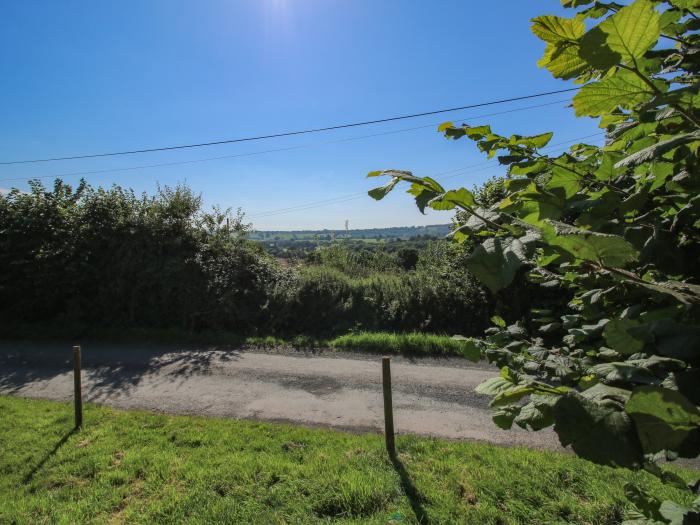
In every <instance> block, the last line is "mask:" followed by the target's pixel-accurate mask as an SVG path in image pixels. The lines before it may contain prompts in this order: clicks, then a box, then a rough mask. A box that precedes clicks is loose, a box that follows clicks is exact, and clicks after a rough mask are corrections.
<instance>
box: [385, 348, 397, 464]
mask: <svg viewBox="0 0 700 525" xmlns="http://www.w3.org/2000/svg"><path fill="white" fill-rule="evenodd" d="M382 387H383V390H384V439H385V440H386V451H387V452H388V453H389V457H391V458H394V457H396V445H395V443H394V407H393V405H392V402H391V357H388V356H384V357H383V358H382Z"/></svg>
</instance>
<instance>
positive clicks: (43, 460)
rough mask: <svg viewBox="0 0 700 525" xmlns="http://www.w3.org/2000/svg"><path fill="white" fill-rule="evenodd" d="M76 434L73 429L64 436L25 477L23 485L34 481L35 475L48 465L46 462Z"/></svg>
mask: <svg viewBox="0 0 700 525" xmlns="http://www.w3.org/2000/svg"><path fill="white" fill-rule="evenodd" d="M75 433H76V429H75V428H72V429H71V430H70V431H69V432H68V433H66V435H64V436H63V437H62V438H61V439H60V440H59V441H58V443H56V444H55V445H54V447H53V448H52V449H51V450H50V451H49V452H48V453H47V454H46V455H45V456H44V457H43V458H42V459H41V461H39V463H37V464H36V466H34V468H33V469H32V470H31V471H30V472H29V474H27V475H26V476H24V478H23V479H22V483H23V484H25V485H26V484H27V483H29V482H30V481H31V480H32V479H34V475H35V474H36V473H37V472H39V470H41V467H43V466H44V465H45V464H46V462H47V461H48V460H49V459H51V458H52V457H53V455H54V454H56V452H58V449H59V448H61V447H62V446H63V445H64V444H65V443H66V441H68V439H70V437H71V436H72V435H73V434H75Z"/></svg>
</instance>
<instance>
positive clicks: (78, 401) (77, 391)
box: [73, 346, 83, 428]
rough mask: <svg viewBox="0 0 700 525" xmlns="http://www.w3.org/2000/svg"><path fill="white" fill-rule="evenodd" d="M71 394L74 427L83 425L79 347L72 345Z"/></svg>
mask: <svg viewBox="0 0 700 525" xmlns="http://www.w3.org/2000/svg"><path fill="white" fill-rule="evenodd" d="M73 390H74V392H73V395H74V398H75V428H80V427H81V426H83V386H82V382H81V377H80V347H79V346H74V347H73Z"/></svg>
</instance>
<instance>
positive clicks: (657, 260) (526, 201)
mask: <svg viewBox="0 0 700 525" xmlns="http://www.w3.org/2000/svg"><path fill="white" fill-rule="evenodd" d="M562 3H563V4H564V5H565V7H571V8H578V11H577V13H576V15H575V16H573V17H571V18H562V17H557V16H540V17H537V18H535V19H533V21H532V22H533V25H532V31H533V33H535V35H536V36H538V37H539V38H541V39H542V40H543V41H544V42H545V44H546V47H545V53H544V56H543V57H542V59H541V60H540V62H539V65H540V66H541V67H546V68H547V69H548V70H549V72H550V73H551V74H552V75H553V76H554V77H556V78H561V79H575V80H576V81H577V82H579V83H581V84H585V85H583V86H582V87H581V89H580V90H579V91H578V92H577V94H576V95H575V96H574V98H573V108H574V110H575V112H576V115H577V116H588V117H599V118H600V123H599V126H600V127H601V128H602V129H604V130H605V131H606V141H605V145H604V146H602V147H597V146H593V145H588V144H576V145H574V146H572V147H571V148H570V151H569V152H567V153H563V154H561V155H558V156H556V157H549V156H547V155H545V154H542V153H541V152H540V149H541V148H543V147H544V146H546V145H547V143H548V142H549V140H550V139H551V137H552V134H551V133H543V134H539V135H534V136H521V135H511V136H509V137H508V136H503V135H499V134H497V133H495V132H493V131H492V130H491V128H490V126H468V125H461V126H455V125H454V124H453V123H451V122H448V123H445V124H442V125H441V126H440V127H439V131H441V132H443V133H444V135H445V137H446V138H448V139H451V140H456V139H460V138H463V137H467V138H469V139H471V140H473V141H475V142H476V146H477V147H478V148H479V149H480V150H481V151H482V152H484V153H486V154H487V155H488V156H489V158H491V157H494V156H498V159H499V161H500V162H501V164H504V165H507V166H508V178H507V181H506V182H505V190H506V191H505V193H504V194H503V196H502V198H501V199H500V200H499V201H497V202H495V203H493V204H491V205H487V206H484V205H482V204H481V203H480V202H479V198H478V197H477V196H476V195H475V194H474V193H472V192H469V191H468V190H466V189H464V188H460V189H456V190H446V189H445V188H443V187H442V186H440V184H439V183H438V182H437V181H435V180H433V179H430V178H428V177H425V178H418V177H415V176H414V175H413V174H412V173H411V172H409V171H403V170H389V171H385V172H376V171H374V172H370V173H369V174H368V176H369V177H376V176H378V175H388V176H390V177H391V180H390V182H389V183H388V184H387V185H385V186H383V187H382V188H383V190H381V191H378V192H377V191H371V192H370V196H372V197H373V198H375V199H376V198H379V197H380V196H381V195H382V193H386V192H387V191H388V190H390V189H392V188H394V187H396V186H397V185H398V184H399V182H404V183H407V184H408V185H409V189H408V192H409V193H410V194H412V195H413V196H414V197H415V200H416V205H417V206H418V209H419V210H421V211H422V210H423V209H424V208H425V207H426V206H428V207H432V208H434V209H437V210H447V209H450V210H451V209H457V210H460V212H461V213H460V214H459V215H458V221H457V222H458V224H457V225H456V228H455V230H454V238H455V239H456V240H457V241H461V242H466V241H469V242H470V243H473V248H472V251H471V255H470V256H469V258H468V259H467V261H466V265H467V267H468V268H469V270H470V271H472V272H473V273H474V274H475V275H476V277H477V278H478V279H479V280H480V281H481V282H483V283H484V284H486V285H487V286H488V287H489V288H490V289H491V291H492V292H497V293H499V292H500V291H502V290H507V287H508V286H509V285H511V284H512V283H513V282H514V280H515V279H516V278H517V276H519V275H525V276H526V278H527V280H528V281H529V282H530V283H531V284H532V285H534V286H537V287H541V288H544V289H548V290H558V291H561V294H562V295H563V296H565V297H566V298H567V299H569V302H568V304H567V305H566V307H565V308H561V307H557V305H553V306H554V307H553V308H552V307H551V306H552V305H548V306H547V307H546V308H538V311H536V312H533V313H534V314H535V316H536V317H535V319H533V322H534V323H535V324H536V325H539V330H533V328H535V326H525V325H523V324H512V325H510V326H507V325H506V323H504V322H502V320H500V321H501V322H499V323H497V326H496V327H494V328H492V329H489V330H488V331H487V335H488V338H487V339H488V343H489V345H490V348H489V349H488V350H487V351H486V352H485V354H486V356H487V357H488V358H489V359H491V360H492V361H495V362H497V363H498V364H500V365H507V368H505V369H504V370H505V371H506V373H504V374H502V377H501V378H498V379H499V381H500V382H503V381H505V382H506V383H507V384H506V385H503V388H504V390H505V391H508V392H510V393H512V394H513V395H512V396H510V397H503V396H502V394H501V393H499V392H493V394H495V395H496V397H495V398H494V401H493V403H492V406H493V407H494V421H495V422H496V423H497V424H499V425H500V426H503V427H509V426H510V425H511V424H512V423H513V422H515V423H517V424H520V425H521V426H523V425H525V426H527V425H530V426H531V427H532V428H541V427H542V426H546V425H542V421H545V422H546V423H547V425H552V424H553V425H554V429H555V431H557V433H558V434H559V438H560V440H561V442H562V443H563V444H565V445H568V444H571V445H572V448H573V449H574V451H575V452H576V453H577V454H579V455H581V456H582V457H585V458H587V459H590V460H591V461H595V462H599V463H604V464H609V465H616V466H627V467H634V468H645V469H646V470H648V471H649V472H652V473H654V474H655V475H658V476H659V477H660V478H661V479H663V480H664V481H666V482H669V483H672V484H676V485H677V484H678V480H677V479H674V478H673V477H672V476H669V475H668V473H664V472H663V471H661V470H660V468H659V467H658V466H657V465H656V462H657V461H658V460H659V459H660V458H661V457H666V458H667V459H675V458H677V457H679V456H681V457H692V458H694V457H697V456H698V454H700V437H699V436H700V411H699V410H698V396H697V386H696V384H693V380H691V379H690V378H693V379H694V380H695V381H697V379H698V374H699V367H700V265H699V264H698V262H699V261H700V200H699V199H700V197H699V196H698V194H699V193H700V178H699V176H700V96H699V86H700V62H699V61H698V60H697V55H698V50H699V49H700V35H699V34H698V32H697V27H698V8H700V4H699V3H698V1H697V0H688V1H679V0H670V1H660V0H658V1H655V0H634V1H632V2H629V3H627V5H621V4H616V3H604V2H595V3H593V2H591V1H589V0H584V1H578V0H576V1H570V0H565V1H563V2H562ZM592 3H593V4H594V5H593V6H590V7H585V6H588V5H589V4H592ZM528 328H530V330H528ZM681 378H682V379H681ZM537 382H546V383H547V384H550V385H560V390H559V391H558V392H550V393H548V394H547V395H545V396H544V397H549V398H550V403H552V404H554V405H555V407H554V410H553V411H552V412H551V414H549V415H548V414H543V413H542V411H541V410H539V408H538V407H536V406H534V407H533V402H534V401H533V400H531V401H530V403H528V404H523V403H522V401H523V397H525V398H527V396H528V395H529V394H531V393H535V392H536V391H533V390H532V388H533V385H535V384H536V383H537ZM516 394H517V395H516ZM538 401H541V400H538ZM550 415H551V416H552V417H549V416H550ZM532 422H534V423H535V425H533V424H531V423H532ZM693 490H694V491H696V492H697V486H694V487H693ZM637 496H639V497H637V498H636V500H635V502H636V503H637V504H638V510H639V513H638V515H635V516H632V517H633V518H634V523H645V524H647V523H664V524H667V523H691V522H693V523H694V522H696V519H697V513H698V510H699V509H698V508H697V504H696V506H694V507H693V508H690V507H683V506H679V505H676V504H674V503H672V502H659V505H656V504H655V503H654V504H651V503H649V504H644V505H642V504H641V503H640V502H642V501H643V500H644V498H643V497H641V496H640V495H639V494H637ZM630 523H632V522H630Z"/></svg>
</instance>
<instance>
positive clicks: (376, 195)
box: [367, 175, 400, 201]
mask: <svg viewBox="0 0 700 525" xmlns="http://www.w3.org/2000/svg"><path fill="white" fill-rule="evenodd" d="M372 176H374V175H372ZM399 180H400V179H399V178H398V177H392V179H391V180H390V181H389V183H388V184H385V185H384V186H380V187H379V188H374V189H373V190H369V191H368V192H367V194H368V195H369V196H370V197H372V198H373V199H375V200H378V201H380V200H382V199H383V198H384V197H386V196H387V194H388V193H389V192H390V191H391V190H393V189H394V186H396V185H397V184H398V183H399Z"/></svg>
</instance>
